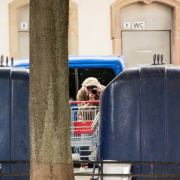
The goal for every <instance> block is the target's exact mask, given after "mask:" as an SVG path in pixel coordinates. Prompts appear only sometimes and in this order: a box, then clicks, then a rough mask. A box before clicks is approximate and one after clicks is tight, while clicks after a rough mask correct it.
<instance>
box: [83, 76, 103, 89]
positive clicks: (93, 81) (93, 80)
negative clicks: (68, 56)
mask: <svg viewBox="0 0 180 180" xmlns="http://www.w3.org/2000/svg"><path fill="white" fill-rule="evenodd" d="M97 84H100V83H99V82H98V80H97V79H96V78H94V77H89V78H87V79H85V80H84V82H83V83H82V86H86V87H88V86H97Z"/></svg>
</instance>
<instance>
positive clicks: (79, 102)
mask: <svg viewBox="0 0 180 180" xmlns="http://www.w3.org/2000/svg"><path fill="white" fill-rule="evenodd" d="M81 103H99V100H98V101H71V102H69V104H81Z"/></svg>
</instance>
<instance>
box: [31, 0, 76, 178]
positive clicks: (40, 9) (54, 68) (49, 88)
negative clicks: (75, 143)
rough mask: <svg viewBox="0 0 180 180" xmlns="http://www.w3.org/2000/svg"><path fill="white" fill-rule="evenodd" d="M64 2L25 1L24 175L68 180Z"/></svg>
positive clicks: (66, 4) (70, 169)
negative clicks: (26, 161) (27, 65)
mask: <svg viewBox="0 0 180 180" xmlns="http://www.w3.org/2000/svg"><path fill="white" fill-rule="evenodd" d="M68 11H69V0H31V1H30V95H29V114H30V179H31V180H50V179H51V180H52V179H53V180H57V179H58V180H61V179H62V180H73V179H74V173H73V163H72V154H71V145H70V108H69V88H68V80H69V66H68Z"/></svg>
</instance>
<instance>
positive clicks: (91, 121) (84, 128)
mask: <svg viewBox="0 0 180 180" xmlns="http://www.w3.org/2000/svg"><path fill="white" fill-rule="evenodd" d="M85 103H93V104H94V103H98V104H99V101H87V102H86V101H73V102H70V104H71V105H73V104H76V106H71V127H70V133H71V147H72V148H74V149H75V153H74V154H73V159H74V160H80V159H81V158H84V157H86V158H88V159H89V160H95V159H96V151H97V146H98V142H99V106H95V105H93V106H84V104H85ZM77 104H79V105H78V106H77ZM82 147H89V148H87V149H86V150H81V148H82ZM82 149H83V148H82ZM80 151H86V152H88V153H86V154H89V155H85V156H84V155H83V156H80V155H79V152H80Z"/></svg>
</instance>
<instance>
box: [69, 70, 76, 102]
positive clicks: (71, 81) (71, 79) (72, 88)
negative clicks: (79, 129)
mask: <svg viewBox="0 0 180 180" xmlns="http://www.w3.org/2000/svg"><path fill="white" fill-rule="evenodd" d="M69 99H70V100H71V101H75V100H76V85H75V69H69Z"/></svg>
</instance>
